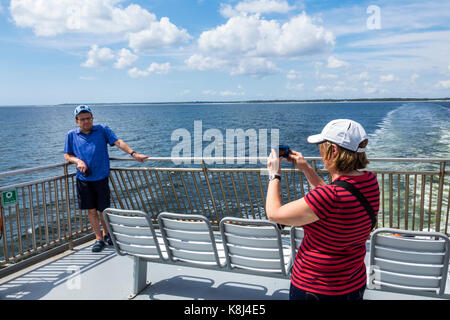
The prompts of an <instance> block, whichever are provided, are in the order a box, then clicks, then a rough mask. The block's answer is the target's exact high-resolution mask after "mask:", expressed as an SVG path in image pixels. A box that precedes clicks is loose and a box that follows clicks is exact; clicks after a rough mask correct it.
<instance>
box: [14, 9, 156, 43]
mask: <svg viewBox="0 0 450 320" xmlns="http://www.w3.org/2000/svg"><path fill="white" fill-rule="evenodd" d="M118 2H120V1H117V0H45V1H34V0H11V4H10V11H11V16H12V18H13V20H14V22H15V23H16V24H17V25H18V26H21V27H29V28H32V29H33V31H34V33H35V34H36V35H37V36H55V35H58V34H63V33H67V32H77V33H94V34H114V33H125V32H134V31H138V30H141V29H143V28H145V27H146V26H147V24H148V21H149V20H150V21H153V20H155V19H156V17H155V15H154V14H152V13H150V12H148V11H147V10H145V9H142V8H141V7H140V6H138V5H135V4H131V5H129V6H128V7H126V8H124V9H123V8H121V7H120V6H116V5H117V3H118Z"/></svg>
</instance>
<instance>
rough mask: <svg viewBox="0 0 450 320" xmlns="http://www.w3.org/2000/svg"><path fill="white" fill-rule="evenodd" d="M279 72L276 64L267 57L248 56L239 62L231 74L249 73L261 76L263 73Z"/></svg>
mask: <svg viewBox="0 0 450 320" xmlns="http://www.w3.org/2000/svg"><path fill="white" fill-rule="evenodd" d="M279 72H280V70H279V69H278V68H277V67H276V65H275V64H274V63H273V62H271V61H269V60H267V59H265V58H247V59H242V60H241V61H240V62H239V65H238V66H236V67H234V68H233V69H232V70H231V73H230V74H231V75H242V74H248V75H254V76H261V75H268V74H275V73H279Z"/></svg>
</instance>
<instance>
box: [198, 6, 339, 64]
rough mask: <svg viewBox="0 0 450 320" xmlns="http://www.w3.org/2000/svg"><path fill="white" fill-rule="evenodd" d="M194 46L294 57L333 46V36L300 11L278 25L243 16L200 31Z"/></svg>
mask: <svg viewBox="0 0 450 320" xmlns="http://www.w3.org/2000/svg"><path fill="white" fill-rule="evenodd" d="M198 45H199V48H200V49H201V50H204V51H209V52H221V53H222V54H223V55H229V54H241V55H246V56H265V57H270V56H272V57H274V56H277V57H284V56H289V57H298V56H302V55H307V54H314V53H321V52H324V51H325V50H327V49H329V48H330V47H333V46H334V36H333V34H332V33H331V32H329V31H326V30H325V29H324V28H323V27H320V26H316V25H315V24H314V23H313V22H312V20H311V18H310V17H308V16H307V15H306V14H305V13H304V12H303V13H302V14H300V15H297V16H295V17H293V18H291V19H290V20H289V21H288V22H286V23H284V24H282V25H280V23H278V22H277V21H276V20H270V21H269V20H265V19H263V18H261V17H260V16H259V15H245V16H234V17H231V18H230V19H229V20H228V21H227V23H226V24H224V25H221V26H218V27H217V28H215V29H212V30H208V31H205V32H203V33H202V34H201V35H200V37H199V39H198Z"/></svg>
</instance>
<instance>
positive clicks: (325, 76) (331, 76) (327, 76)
mask: <svg viewBox="0 0 450 320" xmlns="http://www.w3.org/2000/svg"><path fill="white" fill-rule="evenodd" d="M320 78H321V79H337V78H338V75H337V74H332V73H324V74H321V75H320Z"/></svg>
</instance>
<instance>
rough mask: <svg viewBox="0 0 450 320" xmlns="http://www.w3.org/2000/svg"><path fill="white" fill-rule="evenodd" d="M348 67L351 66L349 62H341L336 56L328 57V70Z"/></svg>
mask: <svg viewBox="0 0 450 320" xmlns="http://www.w3.org/2000/svg"><path fill="white" fill-rule="evenodd" d="M348 65H349V64H348V62H345V61H342V60H339V59H337V58H336V57H334V56H329V57H328V64H327V67H328V68H331V69H335V68H341V67H347V66H348Z"/></svg>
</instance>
